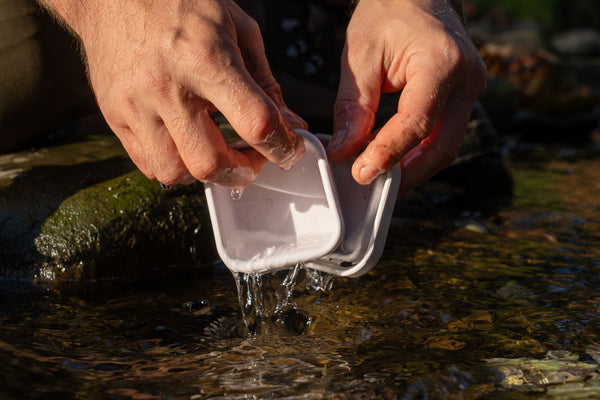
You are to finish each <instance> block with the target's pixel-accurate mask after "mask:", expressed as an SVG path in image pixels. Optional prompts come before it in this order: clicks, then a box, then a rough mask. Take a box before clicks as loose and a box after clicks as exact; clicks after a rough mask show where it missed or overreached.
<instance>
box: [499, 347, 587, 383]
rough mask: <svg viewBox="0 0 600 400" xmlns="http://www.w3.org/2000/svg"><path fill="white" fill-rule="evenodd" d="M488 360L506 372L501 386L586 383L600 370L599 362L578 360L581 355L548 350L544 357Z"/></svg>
mask: <svg viewBox="0 0 600 400" xmlns="http://www.w3.org/2000/svg"><path fill="white" fill-rule="evenodd" d="M487 363H488V366H489V367H491V368H493V369H495V370H497V371H499V372H500V373H501V374H502V375H503V380H502V382H501V383H500V386H502V387H503V388H506V389H516V388H521V387H523V388H530V389H535V388H540V387H544V386H547V385H554V384H567V383H570V382H584V381H587V380H589V379H591V378H595V377H597V375H598V371H599V366H598V365H597V364H593V363H588V362H583V361H578V357H577V355H573V354H571V353H569V352H566V351H563V352H558V353H556V352H548V353H547V354H546V356H545V357H544V358H542V359H531V358H515V359H508V358H494V359H489V360H487ZM575 388H576V389H577V391H579V389H583V388H582V387H580V386H578V385H576V386H575ZM561 390H563V391H564V390H568V389H566V388H563V389H561Z"/></svg>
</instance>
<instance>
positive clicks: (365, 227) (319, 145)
mask: <svg viewBox="0 0 600 400" xmlns="http://www.w3.org/2000/svg"><path fill="white" fill-rule="evenodd" d="M297 133H298V134H300V135H301V137H302V138H303V139H304V144H305V148H306V153H305V155H304V156H303V157H302V159H301V160H300V161H298V162H297V163H296V164H295V165H294V166H293V167H292V168H291V169H290V170H288V171H283V170H282V169H280V168H279V167H278V166H277V165H275V164H273V163H267V165H265V167H264V168H263V170H262V172H261V173H260V175H259V177H258V178H257V180H256V181H255V182H254V183H253V184H251V185H250V186H248V187H246V188H245V189H244V190H243V192H242V193H241V194H237V193H235V192H234V193H233V194H232V191H231V189H229V188H227V187H223V186H219V185H216V184H211V183H207V184H205V192H206V198H207V202H208V207H209V212H210V217H211V222H212V226H213V231H214V236H215V243H216V246H217V251H218V252H219V256H220V257H221V259H222V260H223V262H224V263H225V265H226V266H227V267H228V268H229V269H230V270H231V271H232V272H244V273H264V272H270V271H276V270H281V269H287V268H293V267H294V266H295V265H296V264H297V263H304V265H305V266H306V267H309V268H313V269H317V270H321V271H325V272H328V273H331V274H336V275H342V276H360V275H363V274H365V273H367V272H368V271H369V270H370V269H371V268H372V267H373V266H374V265H375V264H376V263H377V261H378V260H379V258H380V257H381V253H382V252H383V248H384V246H385V240H386V237H387V231H388V228H389V221H390V219H391V215H392V212H393V208H394V204H395V200H396V195H397V192H398V187H399V184H400V168H399V167H398V166H396V167H395V168H393V169H392V171H390V172H388V173H387V174H383V175H381V176H379V177H378V178H377V179H375V181H374V182H373V183H372V184H371V185H369V186H361V185H359V184H358V183H356V182H355V181H354V179H353V178H352V176H351V172H350V171H351V167H352V162H351V161H348V162H345V163H341V164H331V165H330V164H329V163H328V161H327V156H326V153H325V148H324V147H323V143H325V144H327V143H328V141H329V139H330V136H327V135H318V136H315V135H313V134H311V133H309V132H306V131H300V130H298V131H297Z"/></svg>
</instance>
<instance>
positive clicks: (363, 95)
mask: <svg viewBox="0 0 600 400" xmlns="http://www.w3.org/2000/svg"><path fill="white" fill-rule="evenodd" d="M351 51H352V49H351V48H350V47H349V46H348V43H346V46H345V47H344V52H343V55H342V63H341V71H340V84H339V87H338V94H337V98H336V100H335V105H334V117H333V118H334V120H333V131H334V133H333V138H332V139H331V141H330V143H329V146H328V148H327V152H328V156H329V159H330V160H331V161H333V162H342V161H344V160H346V159H348V158H349V157H351V156H352V155H354V154H356V153H358V152H359V151H360V150H361V149H363V148H364V147H365V146H366V145H367V144H368V142H369V140H370V138H371V131H372V130H373V125H374V123H375V112H376V111H377V106H378V104H379V97H380V95H381V72H380V71H381V69H380V68H378V65H379V64H378V63H377V62H373V59H372V57H368V56H366V57H364V56H363V55H364V54H362V55H360V56H355V55H354V54H351V53H350V52H351ZM355 53H356V52H355ZM358 53H365V52H362V51H361V52H358Z"/></svg>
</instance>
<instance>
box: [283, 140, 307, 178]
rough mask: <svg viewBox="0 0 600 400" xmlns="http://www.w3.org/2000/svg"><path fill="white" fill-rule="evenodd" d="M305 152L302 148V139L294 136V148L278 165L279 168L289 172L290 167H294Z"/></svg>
mask: <svg viewBox="0 0 600 400" xmlns="http://www.w3.org/2000/svg"><path fill="white" fill-rule="evenodd" d="M305 152H306V148H305V147H304V140H303V139H302V137H300V136H298V135H296V144H295V146H294V150H293V151H292V152H290V153H289V154H288V156H287V157H286V158H284V159H283V160H282V161H281V162H280V163H279V168H281V169H283V170H284V171H287V170H289V169H290V168H292V166H294V164H296V163H297V162H298V161H300V159H301V158H302V157H303V156H304V153H305Z"/></svg>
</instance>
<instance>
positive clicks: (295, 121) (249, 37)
mask: <svg viewBox="0 0 600 400" xmlns="http://www.w3.org/2000/svg"><path fill="white" fill-rule="evenodd" d="M232 15H233V18H234V20H235V26H236V29H237V37H238V46H239V48H240V52H241V55H242V58H243V60H244V65H245V66H246V70H247V71H248V72H249V73H250V76H252V78H253V79H254V80H255V81H256V83H258V85H259V86H260V87H261V88H262V89H263V91H264V92H265V93H266V94H267V95H268V96H269V97H270V98H271V100H273V102H274V103H275V106H276V107H277V109H278V110H279V113H280V114H281V115H282V117H283V118H284V120H285V121H286V122H287V123H288V124H289V125H290V126H291V127H292V128H294V129H307V128H308V124H307V123H306V121H304V120H303V119H302V118H301V117H300V116H299V115H298V114H296V113H295V112H293V111H292V110H291V109H290V108H289V107H288V106H287V105H286V104H285V102H284V100H283V94H282V92H281V86H279V84H278V83H277V81H276V80H275V78H274V77H273V73H272V71H271V67H270V66H269V62H268V61H267V56H266V54H265V46H264V43H263V39H262V36H261V33H260V28H259V27H258V24H256V21H254V20H253V19H252V18H250V17H249V16H248V15H247V14H246V13H244V12H243V11H242V10H241V9H239V7H236V9H234V10H233V11H232Z"/></svg>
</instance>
